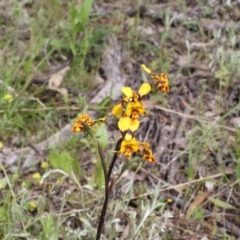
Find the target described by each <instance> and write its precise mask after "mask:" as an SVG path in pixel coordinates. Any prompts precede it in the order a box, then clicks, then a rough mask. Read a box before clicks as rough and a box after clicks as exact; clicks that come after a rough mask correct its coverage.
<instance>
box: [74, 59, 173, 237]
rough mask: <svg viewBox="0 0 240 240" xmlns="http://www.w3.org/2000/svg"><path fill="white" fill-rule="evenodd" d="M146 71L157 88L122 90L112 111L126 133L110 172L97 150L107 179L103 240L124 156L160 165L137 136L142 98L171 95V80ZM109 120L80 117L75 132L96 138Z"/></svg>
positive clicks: (150, 86) (116, 151) (86, 116)
mask: <svg viewBox="0 0 240 240" xmlns="http://www.w3.org/2000/svg"><path fill="white" fill-rule="evenodd" d="M141 67H142V68H143V70H144V71H145V72H147V73H148V74H149V75H150V77H151V78H152V79H153V80H154V83H153V84H149V83H143V84H142V85H141V86H140V88H139V90H138V92H135V91H134V90H132V89H131V88H130V87H125V86H124V87H122V88H121V91H122V93H123V97H122V100H121V102H120V103H119V104H117V105H115V106H114V107H113V108H112V114H113V115H114V116H116V117H118V118H119V120H118V128H119V130H120V131H121V133H122V137H121V138H120V139H119V140H118V142H117V144H116V147H115V151H114V156H113V158H112V161H111V163H110V166H109V169H108V170H107V167H106V162H105V159H104V155H103V151H102V148H101V146H100V144H99V142H98V141H97V140H96V139H95V141H96V142H97V148H98V152H99V156H100V159H101V161H102V167H103V171H104V176H105V200H104V204H103V208H102V212H101V216H100V220H99V225H98V230H97V237H96V239H97V240H99V239H100V237H101V233H102V230H103V225H104V219H105V215H106V210H107V205H108V200H109V197H110V193H111V190H112V187H113V185H114V183H115V180H114V181H112V182H111V183H110V176H111V173H112V170H113V167H114V164H115V162H116V160H117V158H118V156H119V155H120V154H124V155H125V157H126V158H127V159H130V158H132V153H137V154H139V155H140V156H141V158H142V159H143V160H147V161H148V162H150V163H156V159H155V158H154V156H153V153H152V150H151V149H150V145H149V143H148V142H139V141H138V140H137V139H136V138H135V132H136V131H137V130H138V129H139V126H140V118H141V117H142V116H144V115H145V114H146V111H145V109H144V105H143V102H142V97H144V96H146V95H147V94H149V93H150V92H154V89H158V90H160V91H161V92H167V93H168V92H169V86H168V78H167V75H166V74H165V73H161V74H160V75H155V74H153V73H152V71H151V70H150V69H149V68H147V67H146V66H145V65H144V64H142V65H141ZM105 119H106V118H99V119H96V120H92V119H91V117H90V116H89V115H88V114H83V115H80V116H79V117H77V119H76V120H75V122H74V125H73V127H72V132H85V133H89V135H91V137H92V138H94V136H93V135H92V133H91V131H90V128H91V127H92V126H93V125H94V124H95V123H97V122H99V121H104V120H105Z"/></svg>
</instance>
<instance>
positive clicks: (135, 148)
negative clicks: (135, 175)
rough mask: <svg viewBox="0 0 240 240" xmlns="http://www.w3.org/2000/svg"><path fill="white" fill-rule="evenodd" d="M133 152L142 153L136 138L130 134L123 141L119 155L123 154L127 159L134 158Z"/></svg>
mask: <svg viewBox="0 0 240 240" xmlns="http://www.w3.org/2000/svg"><path fill="white" fill-rule="evenodd" d="M133 152H141V150H140V148H139V144H138V141H137V139H136V138H133V137H132V136H131V135H130V134H126V136H125V139H124V140H123V141H122V144H121V147H120V150H119V152H118V153H119V154H121V153H123V154H124V155H125V157H126V158H127V159H129V158H131V157H132V153H133Z"/></svg>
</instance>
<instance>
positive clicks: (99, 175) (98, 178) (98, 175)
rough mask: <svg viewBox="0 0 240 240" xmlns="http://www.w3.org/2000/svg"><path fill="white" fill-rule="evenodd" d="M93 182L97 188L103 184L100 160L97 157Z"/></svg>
mask: <svg viewBox="0 0 240 240" xmlns="http://www.w3.org/2000/svg"><path fill="white" fill-rule="evenodd" d="M93 181H94V184H96V185H97V187H98V189H101V188H102V187H103V186H104V183H105V179H104V172H103V167H102V162H101V160H100V159H97V162H96V168H95V172H94V174H93Z"/></svg>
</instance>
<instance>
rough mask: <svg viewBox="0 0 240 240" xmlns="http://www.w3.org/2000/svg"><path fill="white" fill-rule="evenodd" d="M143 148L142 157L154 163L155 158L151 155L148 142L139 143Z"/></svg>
mask: <svg viewBox="0 0 240 240" xmlns="http://www.w3.org/2000/svg"><path fill="white" fill-rule="evenodd" d="M139 145H140V146H141V147H142V148H143V159H145V160H147V161H149V162H150V163H156V159H155V158H154V157H153V154H152V150H151V149H150V146H149V143H148V142H142V143H139Z"/></svg>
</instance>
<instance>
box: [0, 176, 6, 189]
mask: <svg viewBox="0 0 240 240" xmlns="http://www.w3.org/2000/svg"><path fill="white" fill-rule="evenodd" d="M6 186H7V178H2V179H0V189H2V188H5V187H6Z"/></svg>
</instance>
